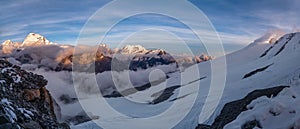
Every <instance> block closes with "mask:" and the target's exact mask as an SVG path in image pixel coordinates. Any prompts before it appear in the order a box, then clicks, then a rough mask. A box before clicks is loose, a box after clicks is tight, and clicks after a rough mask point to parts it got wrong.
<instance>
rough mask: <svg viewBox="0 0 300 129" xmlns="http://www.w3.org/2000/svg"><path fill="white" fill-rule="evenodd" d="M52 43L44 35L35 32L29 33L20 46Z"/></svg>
mask: <svg viewBox="0 0 300 129" xmlns="http://www.w3.org/2000/svg"><path fill="white" fill-rule="evenodd" d="M50 44H53V43H52V42H50V41H49V40H47V39H46V38H45V37H44V36H42V35H40V34H35V33H29V34H28V35H27V37H26V38H25V40H24V41H23V43H22V45H21V46H22V47H27V46H41V45H50Z"/></svg>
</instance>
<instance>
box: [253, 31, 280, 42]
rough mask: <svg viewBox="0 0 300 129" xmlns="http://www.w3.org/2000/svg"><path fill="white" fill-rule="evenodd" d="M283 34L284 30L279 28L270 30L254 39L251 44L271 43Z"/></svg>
mask: <svg viewBox="0 0 300 129" xmlns="http://www.w3.org/2000/svg"><path fill="white" fill-rule="evenodd" d="M284 34H285V32H283V31H281V30H275V31H270V32H268V33H266V34H265V35H263V36H262V37H260V38H258V39H256V40H255V41H254V43H253V44H273V43H275V42H276V41H277V40H278V39H279V38H280V37H282V36H283V35H284Z"/></svg>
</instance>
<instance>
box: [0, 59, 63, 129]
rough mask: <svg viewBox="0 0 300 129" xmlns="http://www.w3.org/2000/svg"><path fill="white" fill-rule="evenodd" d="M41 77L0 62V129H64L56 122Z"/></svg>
mask: <svg viewBox="0 0 300 129" xmlns="http://www.w3.org/2000/svg"><path fill="white" fill-rule="evenodd" d="M46 84H47V81H46V80H45V79H44V78H43V76H40V75H36V74H33V73H30V72H26V71H24V70H21V69H20V67H18V66H14V65H12V64H10V63H8V62H7V61H4V60H0V128H1V129H2V128H4V129H6V128H11V129H14V128H24V129H68V128H69V126H68V125H66V124H60V123H58V122H57V120H56V118H55V114H54V108H53V99H52V97H51V95H50V94H49V92H48V91H47V89H46V88H45V86H46Z"/></svg>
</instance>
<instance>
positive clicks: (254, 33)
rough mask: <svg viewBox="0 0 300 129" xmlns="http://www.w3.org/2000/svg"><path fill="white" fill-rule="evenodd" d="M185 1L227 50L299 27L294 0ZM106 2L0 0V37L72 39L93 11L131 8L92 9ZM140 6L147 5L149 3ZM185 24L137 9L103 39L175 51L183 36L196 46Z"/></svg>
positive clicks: (114, 43) (185, 11) (184, 10)
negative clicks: (205, 20) (204, 18)
mask: <svg viewBox="0 0 300 129" xmlns="http://www.w3.org/2000/svg"><path fill="white" fill-rule="evenodd" d="M152 2H155V1H152ZM176 2H178V1H176V0H173V1H170V3H172V4H174V3H175V4H176ZM188 2H190V3H191V4H193V5H194V6H195V7H196V8H198V9H199V10H201V11H202V12H203V13H204V14H205V15H206V16H207V18H208V19H209V20H210V22H211V24H212V25H213V26H214V28H215V29H216V31H217V32H218V34H219V36H220V39H221V41H222V42H223V44H225V45H224V47H225V50H226V51H227V52H230V51H234V50H237V49H240V48H242V47H244V46H246V45H247V44H249V43H251V42H252V41H253V40H255V39H257V38H259V37H261V36H262V35H263V34H265V33H267V32H270V31H274V30H283V31H285V32H287V33H288V32H294V31H299V29H298V28H299V26H300V17H299V14H297V13H298V11H299V10H298V9H299V7H300V1H299V0H285V1H283V0H251V1H250V0H249V1H241V0H222V1H219V0H189V1H188ZM109 3H111V1H110V0H86V1H79V0H78V1H74V0H64V1H62V0H52V1H49V0H26V1H24V0H14V1H11V0H1V1H0V5H1V6H2V7H1V8H0V28H1V29H0V42H3V41H5V40H7V39H10V40H12V41H20V42H21V41H23V40H24V38H25V37H26V35H27V34H28V33H31V32H33V33H39V34H41V35H43V36H45V37H47V39H48V40H50V41H52V42H56V43H59V44H73V45H74V44H76V40H77V39H78V36H79V34H80V32H81V30H82V28H83V27H84V26H85V25H86V23H87V22H88V21H89V20H90V18H91V17H92V16H94V17H96V16H97V15H102V16H104V17H115V16H118V15H119V16H122V15H124V14H125V13H126V11H129V10H130V9H131V8H134V7H131V8H130V9H128V10H126V5H124V6H122V5H120V7H121V6H122V8H125V9H123V10H122V11H121V12H118V11H117V10H111V12H108V13H105V14H101V13H97V10H99V9H101V8H103V7H105V6H106V5H107V4H109ZM141 3H142V2H141ZM145 3H146V2H145ZM172 4H170V5H172ZM170 5H168V4H166V5H163V6H170ZM140 6H142V8H143V6H144V7H145V8H147V7H148V6H149V4H140ZM148 8H149V7H148ZM150 8H152V7H150ZM153 8H154V9H155V7H153ZM171 11H176V12H178V14H182V15H185V14H189V13H193V12H189V9H187V8H175V9H174V10H171ZM96 18H97V17H96ZM108 19H109V18H108ZM98 20H99V23H101V22H102V21H101V19H98ZM196 21H197V20H196V18H195V19H193V18H191V19H190V21H189V22H190V23H191V24H199V23H195V22H196ZM193 22H194V23H193ZM103 24H104V21H103ZM102 29H103V28H102V27H101V24H97V26H95V27H92V29H90V31H89V32H90V33H93V32H97V31H101V30H102ZM187 29H189V27H188V26H186V25H185V24H184V23H181V22H180V21H179V20H178V19H176V18H172V17H168V16H164V15H160V14H141V15H136V16H132V17H129V18H126V19H124V20H122V21H121V22H120V23H119V24H117V25H116V26H114V27H113V28H112V29H111V31H109V32H108V38H106V39H105V40H103V41H102V42H103V43H106V44H108V46H111V47H113V48H114V47H118V45H120V41H124V40H125V39H126V41H127V42H126V44H142V45H144V46H146V47H148V48H150V47H152V48H154V47H160V46H165V47H169V49H170V50H172V51H180V48H181V47H180V44H181V43H182V40H187V41H188V44H189V46H198V47H201V43H199V41H198V40H197V37H195V35H194V34H193V33H191V32H190V31H188V30H187ZM201 31H203V32H204V33H205V32H206V31H207V30H206V28H203V29H202V30H201ZM95 34H96V33H95ZM174 34H175V36H174ZM96 36H98V35H96ZM127 36H131V37H127ZM176 36H177V37H176ZM178 36H179V37H180V38H181V39H180V40H178ZM174 44H178V45H174ZM176 46H178V47H176ZM170 47H172V49H171V48H170ZM192 48H194V49H195V47H192ZM196 48H197V47H196ZM197 49H198V48H197ZM199 51H204V50H200V49H199Z"/></svg>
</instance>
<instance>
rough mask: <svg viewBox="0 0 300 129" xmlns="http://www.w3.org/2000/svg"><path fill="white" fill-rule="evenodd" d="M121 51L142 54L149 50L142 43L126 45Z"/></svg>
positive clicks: (122, 52)
mask: <svg viewBox="0 0 300 129" xmlns="http://www.w3.org/2000/svg"><path fill="white" fill-rule="evenodd" d="M119 52H120V53H121V54H142V53H146V52H148V50H147V49H146V48H144V47H143V46H141V45H126V46H124V47H123V48H122V49H121V50H120V51H119Z"/></svg>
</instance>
